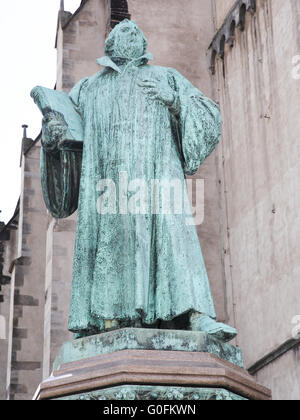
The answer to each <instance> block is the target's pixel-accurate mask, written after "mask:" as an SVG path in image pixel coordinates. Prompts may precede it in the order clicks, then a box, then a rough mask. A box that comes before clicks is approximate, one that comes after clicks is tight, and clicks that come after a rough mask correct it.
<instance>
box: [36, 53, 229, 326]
mask: <svg viewBox="0 0 300 420" xmlns="http://www.w3.org/2000/svg"><path fill="white" fill-rule="evenodd" d="M148 59H149V56H148V55H146V56H144V57H142V58H141V59H139V60H135V61H132V62H131V63H129V64H128V65H127V66H126V67H125V68H123V69H120V68H119V67H118V66H117V65H116V64H115V63H114V62H113V61H112V60H111V59H110V58H109V57H107V56H106V57H104V58H103V59H101V60H100V61H99V63H100V64H101V65H103V66H105V69H104V70H102V71H100V72H99V73H97V74H96V75H94V76H92V77H90V78H85V79H83V80H81V81H80V82H79V83H78V84H77V85H76V86H75V87H74V88H73V90H72V91H71V92H70V97H71V99H72V101H73V103H74V105H75V106H76V107H77V109H78V112H80V114H81V116H82V119H83V123H84V147H83V154H82V156H81V154H80V153H74V152H60V155H59V156H58V155H56V156H52V155H51V153H49V152H47V151H46V150H43V151H42V163H41V165H42V185H43V190H44V195H45V198H46V202H47V205H48V208H49V207H50V211H51V213H52V214H53V216H54V217H56V218H59V217H67V216H69V215H70V214H72V213H73V212H74V211H75V210H76V207H77V204H78V220H77V233H76V244H75V255H74V269H73V283H72V297H71V309H70V318H69V330H70V331H73V332H75V333H82V332H87V333H89V332H91V333H92V332H101V331H103V330H104V324H105V320H112V319H117V320H119V321H120V322H121V325H123V324H124V323H125V325H126V322H127V323H128V325H129V323H130V322H131V321H134V320H138V319H140V320H141V321H142V322H143V323H144V324H149V325H151V324H153V323H155V322H156V321H157V320H164V321H168V320H172V319H174V318H175V317H177V316H179V315H181V314H186V313H188V312H189V311H197V312H201V313H205V314H207V315H209V316H211V317H212V318H215V316H216V314H215V309H214V304H213V299H212V295H211V291H210V286H209V281H208V277H207V273H206V269H205V264H204V261H203V257H202V252H201V248H200V244H199V239H198V235H197V232H196V228H195V226H194V225H191V224H187V223H186V213H183V214H171V213H172V212H171V213H170V214H161V213H162V212H161V213H160V212H159V211H157V212H156V213H155V214H153V212H152V211H151V208H148V212H147V213H146V212H144V213H143V214H131V213H130V212H127V213H126V211H123V210H124V208H123V210H122V211H120V209H119V206H118V205H119V204H120V189H121V187H120V185H119V182H120V174H123V175H124V174H126V177H127V178H126V179H127V180H128V183H129V182H130V181H132V180H136V179H142V180H144V181H145V185H147V186H148V187H149V186H150V184H151V180H174V179H176V180H180V182H182V186H183V196H184V200H185V199H187V190H186V185H185V176H184V175H185V174H187V175H192V174H194V173H195V172H196V171H197V170H198V168H199V167H200V165H201V164H202V163H203V161H204V160H205V159H206V157H207V156H208V155H209V154H210V153H211V152H212V151H213V150H214V148H215V146H216V144H217V143H218V141H219V138H220V131H221V117H220V113H219V109H218V107H217V105H216V104H215V103H214V102H213V101H211V100H210V99H208V98H206V97H205V96H204V95H203V94H202V93H201V92H200V91H199V90H198V89H196V88H195V87H194V86H193V85H192V84H191V83H190V82H189V81H188V80H186V79H185V78H184V77H183V76H182V75H181V74H180V73H178V72H177V71H176V70H174V69H171V68H165V67H158V66H151V65H149V64H148ZM144 79H157V80H160V81H162V82H163V83H165V84H168V85H169V86H170V87H171V88H172V89H173V90H174V93H175V101H174V104H173V105H172V106H170V107H169V108H168V107H167V106H166V105H164V104H163V103H161V102H159V101H158V100H152V99H150V98H149V97H147V95H146V94H145V92H144V91H143V89H142V88H141V87H139V85H138V83H139V82H140V81H142V80H144ZM80 169H81V171H80ZM101 180H102V181H103V180H111V181H112V182H113V183H114V185H115V187H113V188H112V189H110V190H109V191H110V198H112V196H113V198H116V206H114V205H111V208H110V210H112V211H110V212H107V214H103V213H104V212H102V214H100V211H99V199H100V200H101V197H103V194H105V191H106V192H107V188H106V189H104V187H103V186H102V187H101V185H100V184H99V181H101ZM79 185H80V187H79ZM107 187H110V184H107ZM126 194H127V198H128V199H130V198H133V197H134V193H133V192H132V191H127V192H126V193H125V195H126ZM139 204H141V203H139ZM148 207H151V206H148ZM141 213H142V212H141ZM122 322H123V324H122Z"/></svg>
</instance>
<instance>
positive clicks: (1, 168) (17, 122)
mask: <svg viewBox="0 0 300 420" xmlns="http://www.w3.org/2000/svg"><path fill="white" fill-rule="evenodd" d="M0 2H1V3H0V48H1V65H0V81H1V89H0V98H1V100H0V210H2V213H1V214H0V220H2V221H5V222H8V221H9V219H10V218H11V217H12V215H13V213H14V210H15V207H16V204H17V200H18V198H19V195H20V183H21V178H20V169H19V162H20V151H21V140H22V134H23V131H22V125H23V124H27V125H28V126H29V128H28V130H27V137H30V138H33V139H35V138H36V137H37V135H38V134H39V132H40V130H41V114H40V112H39V110H38V108H37V107H36V105H35V104H34V103H33V100H32V99H31V98H30V91H31V89H32V88H33V87H34V86H36V85H42V86H46V87H49V88H53V87H54V85H55V81H56V50H55V48H54V44H55V34H56V25H57V13H58V10H59V5H60V0H9V1H6V0H0ZM79 4H80V0H65V10H67V11H70V12H74V11H75V10H76V9H77V7H78V6H79Z"/></svg>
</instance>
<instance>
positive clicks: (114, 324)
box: [105, 319, 120, 331]
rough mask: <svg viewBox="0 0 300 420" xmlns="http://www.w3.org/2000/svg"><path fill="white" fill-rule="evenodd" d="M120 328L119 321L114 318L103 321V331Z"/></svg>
mask: <svg viewBox="0 0 300 420" xmlns="http://www.w3.org/2000/svg"><path fill="white" fill-rule="evenodd" d="M119 328H120V325H119V321H117V320H116V319H111V320H110V319H109V320H106V321H105V331H114V330H118V329H119Z"/></svg>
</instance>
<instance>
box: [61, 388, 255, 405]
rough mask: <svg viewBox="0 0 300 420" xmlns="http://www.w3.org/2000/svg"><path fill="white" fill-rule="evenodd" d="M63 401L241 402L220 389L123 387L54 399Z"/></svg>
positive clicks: (236, 396)
mask: <svg viewBox="0 0 300 420" xmlns="http://www.w3.org/2000/svg"><path fill="white" fill-rule="evenodd" d="M56 400H63V401H75V400H83V401H105V400H109V401H122V400H126V401H151V400H152V401H187V400H188V401H241V400H247V398H243V397H241V396H240V395H237V394H234V393H233V392H230V391H227V390H226V389H222V388H189V387H170V386H143V385H123V386H116V387H113V388H110V389H101V390H98V391H91V392H88V393H84V394H76V395H70V396H67V397H61V398H56Z"/></svg>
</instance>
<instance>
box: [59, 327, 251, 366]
mask: <svg viewBox="0 0 300 420" xmlns="http://www.w3.org/2000/svg"><path fill="white" fill-rule="evenodd" d="M122 350H163V351H185V352H203V353H211V354H214V355H216V356H218V357H220V358H222V359H224V360H227V361H228V362H231V363H233V364H235V365H237V366H240V367H243V356H242V351H241V350H240V349H239V348H238V347H234V346H232V345H230V344H225V343H220V342H219V341H218V340H216V339H214V338H212V337H211V336H210V335H209V334H207V333H202V332H194V331H174V330H152V329H140V328H124V329H122V330H117V331H112V332H108V333H104V334H99V335H95V336H91V337H87V338H81V339H79V340H75V341H71V342H67V343H64V345H63V346H62V348H61V350H60V352H59V355H58V356H57V358H56V360H55V362H54V366H53V369H54V370H58V369H59V367H60V366H61V365H63V364H66V363H70V362H75V361H79V360H84V359H86V358H90V357H95V356H99V355H104V354H108V353H113V352H117V351H122Z"/></svg>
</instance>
